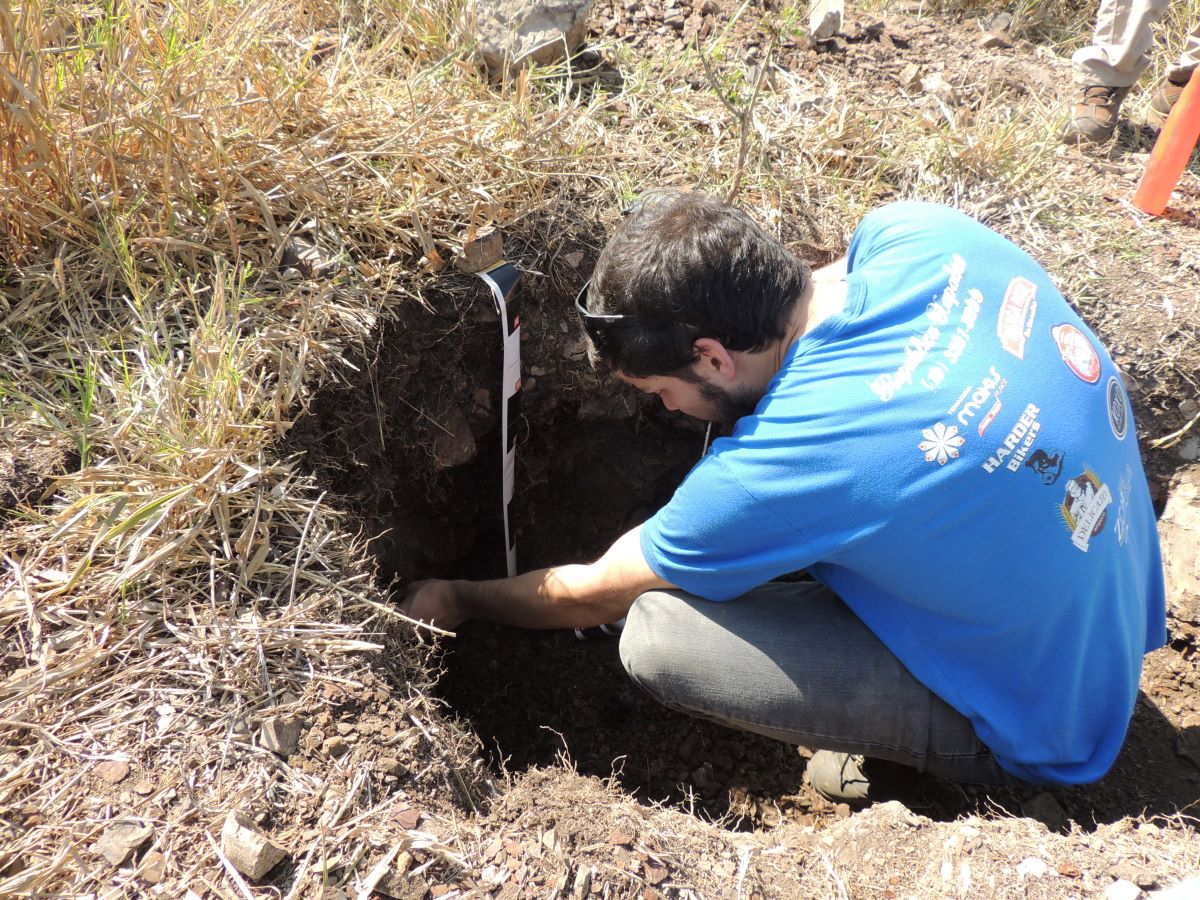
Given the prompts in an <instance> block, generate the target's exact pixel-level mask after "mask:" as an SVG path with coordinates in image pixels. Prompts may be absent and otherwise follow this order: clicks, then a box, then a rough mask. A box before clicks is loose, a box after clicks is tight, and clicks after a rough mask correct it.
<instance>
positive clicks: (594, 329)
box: [575, 280, 633, 356]
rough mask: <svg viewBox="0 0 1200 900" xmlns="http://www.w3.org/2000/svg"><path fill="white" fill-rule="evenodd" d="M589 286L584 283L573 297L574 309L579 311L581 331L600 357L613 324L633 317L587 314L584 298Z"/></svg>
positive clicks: (589, 282)
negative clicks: (585, 334)
mask: <svg viewBox="0 0 1200 900" xmlns="http://www.w3.org/2000/svg"><path fill="white" fill-rule="evenodd" d="M590 286H591V281H590V280H589V281H585V282H584V284H583V287H581V288H580V289H579V293H578V294H576V295H575V308H576V309H577V310H579V316H580V318H581V319H582V321H583V330H584V331H585V332H586V333H587V336H588V337H589V338H590V339H591V341H592V344H593V345H594V346H595V347H596V352H597V353H599V354H600V355H601V356H603V355H604V350H605V346H606V345H607V343H608V332H609V329H610V327H611V326H612V325H613V323H614V322H621V321H623V320H632V319H633V316H627V315H623V314H615V313H591V312H588V309H587V304H586V300H585V298H586V297H587V292H588V288H589V287H590Z"/></svg>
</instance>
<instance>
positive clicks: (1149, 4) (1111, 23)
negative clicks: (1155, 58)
mask: <svg viewBox="0 0 1200 900" xmlns="http://www.w3.org/2000/svg"><path fill="white" fill-rule="evenodd" d="M1169 2H1170V0H1101V3H1100V10H1099V12H1097V14H1096V32H1095V35H1094V37H1093V39H1092V45H1091V46H1090V47H1084V48H1083V49H1081V50H1079V51H1077V52H1076V53H1075V55H1074V56H1072V57H1071V59H1072V60H1073V61H1074V62H1075V64H1076V65H1077V66H1078V67H1079V70H1080V71H1079V73H1078V76H1077V79H1078V80H1079V81H1080V82H1081V83H1083V84H1102V85H1105V86H1108V87H1129V86H1130V85H1132V84H1133V83H1134V82H1135V81H1137V77H1138V75H1140V74H1141V72H1142V70H1143V69H1145V68H1146V66H1147V64H1148V63H1149V62H1150V50H1151V48H1152V47H1153V45H1154V35H1153V34H1152V33H1151V26H1152V25H1153V24H1154V23H1155V22H1157V21H1158V20H1159V18H1161V16H1162V14H1163V12H1164V11H1165V10H1166V8H1167V5H1168V3H1169Z"/></svg>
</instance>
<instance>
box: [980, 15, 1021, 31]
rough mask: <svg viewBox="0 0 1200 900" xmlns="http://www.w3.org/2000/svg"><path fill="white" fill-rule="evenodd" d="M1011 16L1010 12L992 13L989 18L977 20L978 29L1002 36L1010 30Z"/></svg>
mask: <svg viewBox="0 0 1200 900" xmlns="http://www.w3.org/2000/svg"><path fill="white" fill-rule="evenodd" d="M1012 23H1013V15H1012V13H1010V12H998V13H993V14H992V15H990V16H985V17H984V18H982V19H980V20H979V27H980V28H982V29H983V30H984V31H990V32H993V33H995V34H1004V33H1005V32H1007V31H1008V30H1009V29H1010V28H1012Z"/></svg>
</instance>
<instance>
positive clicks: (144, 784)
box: [133, 778, 154, 797]
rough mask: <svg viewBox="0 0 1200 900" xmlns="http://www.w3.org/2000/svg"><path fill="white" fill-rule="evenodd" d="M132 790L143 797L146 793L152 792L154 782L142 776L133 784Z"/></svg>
mask: <svg viewBox="0 0 1200 900" xmlns="http://www.w3.org/2000/svg"><path fill="white" fill-rule="evenodd" d="M133 792H134V793H135V794H141V795H142V796H143V797H145V796H146V795H147V794H150V793H153V792H154V782H153V781H151V780H150V779H149V778H143V779H141V780H140V781H139V782H138V783H137V784H135V785H134V786H133Z"/></svg>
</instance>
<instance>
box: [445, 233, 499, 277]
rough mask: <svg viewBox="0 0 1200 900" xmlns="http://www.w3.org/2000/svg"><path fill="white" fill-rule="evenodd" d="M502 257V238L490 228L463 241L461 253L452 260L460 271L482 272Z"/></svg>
mask: <svg viewBox="0 0 1200 900" xmlns="http://www.w3.org/2000/svg"><path fill="white" fill-rule="evenodd" d="M503 258H504V240H503V239H502V238H501V237H500V232H499V231H496V230H495V229H490V230H488V231H481V232H479V233H478V234H476V235H475V238H474V239H473V240H469V241H464V242H463V248H462V255H461V256H459V257H458V258H456V259H455V260H454V267H455V268H456V269H458V270H459V271H460V272H482V271H483V270H484V269H487V268H490V267H491V266H494V265H495V264H496V263H498V262H500V260H501V259H503Z"/></svg>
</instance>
